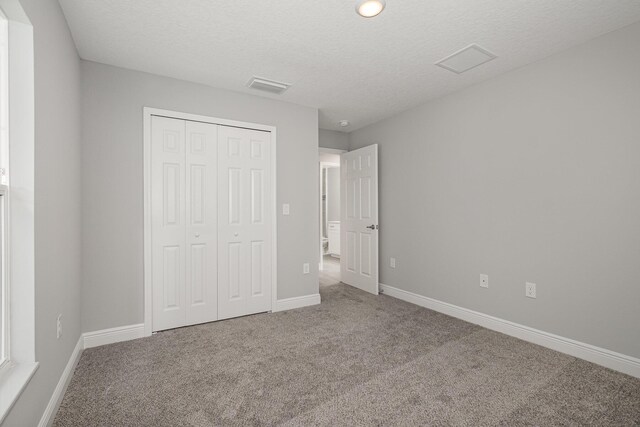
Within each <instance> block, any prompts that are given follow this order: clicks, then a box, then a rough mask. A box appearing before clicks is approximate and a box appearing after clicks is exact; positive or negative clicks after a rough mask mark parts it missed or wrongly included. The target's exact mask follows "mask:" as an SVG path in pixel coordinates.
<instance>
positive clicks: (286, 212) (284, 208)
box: [282, 203, 289, 215]
mask: <svg viewBox="0 0 640 427" xmlns="http://www.w3.org/2000/svg"><path fill="white" fill-rule="evenodd" d="M282 215H289V203H285V204H283V205H282Z"/></svg>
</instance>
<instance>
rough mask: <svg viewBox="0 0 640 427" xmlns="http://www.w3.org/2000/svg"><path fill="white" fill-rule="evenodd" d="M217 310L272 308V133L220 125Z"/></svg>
mask: <svg viewBox="0 0 640 427" xmlns="http://www.w3.org/2000/svg"><path fill="white" fill-rule="evenodd" d="M218 141H219V144H218V181H219V189H220V191H219V199H218V200H219V201H218V207H219V208H218V255H219V258H218V261H219V262H218V285H219V286H218V315H219V317H220V319H226V318H229V317H236V316H243V315H246V314H252V313H259V312H263V311H269V310H271V244H272V235H271V234H272V232H271V224H272V221H273V220H275V218H273V219H272V209H271V206H272V203H273V200H272V197H273V196H272V187H271V186H272V180H271V173H272V171H271V159H270V156H271V147H270V145H271V133H269V132H261V131H255V130H249V129H242V128H235V127H228V126H219V127H218Z"/></svg>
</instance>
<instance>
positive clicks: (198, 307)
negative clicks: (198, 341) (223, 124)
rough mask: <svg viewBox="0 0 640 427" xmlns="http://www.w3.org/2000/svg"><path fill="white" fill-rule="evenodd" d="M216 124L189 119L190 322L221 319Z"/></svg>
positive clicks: (188, 297) (188, 244)
mask: <svg viewBox="0 0 640 427" xmlns="http://www.w3.org/2000/svg"><path fill="white" fill-rule="evenodd" d="M217 139H218V133H217V125H213V124H208V123H200V122H190V121H187V122H186V168H187V174H186V180H187V183H186V188H187V192H186V217H187V221H186V229H185V232H186V245H187V251H186V266H187V268H186V305H187V324H196V323H204V322H210V321H213V320H217V319H218V274H217V270H218V267H217V264H218V245H217V222H218V220H217V217H218V206H217V198H218V174H217V170H216V169H217V158H218V144H217Z"/></svg>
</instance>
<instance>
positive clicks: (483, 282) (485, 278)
mask: <svg viewBox="0 0 640 427" xmlns="http://www.w3.org/2000/svg"><path fill="white" fill-rule="evenodd" d="M480 287H481V288H488V287H489V275H487V274H481V275H480Z"/></svg>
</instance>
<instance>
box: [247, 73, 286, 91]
mask: <svg viewBox="0 0 640 427" xmlns="http://www.w3.org/2000/svg"><path fill="white" fill-rule="evenodd" d="M247 86H249V87H250V88H251V89H256V90H261V91H264V92H270V93H275V94H276V95H280V94H281V93H283V92H284V91H285V90H287V89H289V86H291V85H290V84H288V83H282V82H276V81H273V80H268V79H263V78H262V77H252V78H251V80H249V83H248V84H247Z"/></svg>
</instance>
